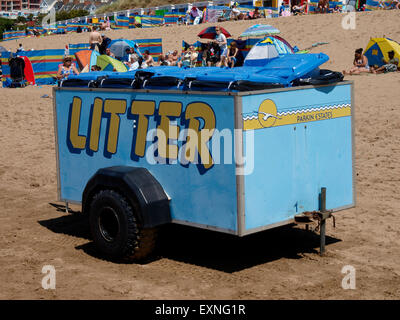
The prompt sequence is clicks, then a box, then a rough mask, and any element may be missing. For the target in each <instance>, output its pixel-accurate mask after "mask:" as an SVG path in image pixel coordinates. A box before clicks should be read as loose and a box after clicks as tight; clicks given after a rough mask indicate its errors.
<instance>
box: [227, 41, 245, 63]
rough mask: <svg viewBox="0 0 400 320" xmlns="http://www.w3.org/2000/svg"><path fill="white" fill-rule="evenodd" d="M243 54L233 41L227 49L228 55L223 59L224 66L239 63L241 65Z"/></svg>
mask: <svg viewBox="0 0 400 320" xmlns="http://www.w3.org/2000/svg"><path fill="white" fill-rule="evenodd" d="M243 60H244V57H243V54H242V52H241V51H240V49H239V48H238V47H237V44H236V42H235V41H233V42H232V43H231V47H230V49H229V50H228V57H227V58H226V59H225V67H228V66H229V67H231V68H233V67H235V66H239V65H243Z"/></svg>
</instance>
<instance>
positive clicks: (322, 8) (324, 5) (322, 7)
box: [315, 0, 329, 13]
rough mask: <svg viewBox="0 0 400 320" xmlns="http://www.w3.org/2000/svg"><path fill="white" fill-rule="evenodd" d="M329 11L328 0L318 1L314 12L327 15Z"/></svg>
mask: <svg viewBox="0 0 400 320" xmlns="http://www.w3.org/2000/svg"><path fill="white" fill-rule="evenodd" d="M328 10H329V0H319V2H318V5H317V9H315V11H316V12H319V13H327V12H328Z"/></svg>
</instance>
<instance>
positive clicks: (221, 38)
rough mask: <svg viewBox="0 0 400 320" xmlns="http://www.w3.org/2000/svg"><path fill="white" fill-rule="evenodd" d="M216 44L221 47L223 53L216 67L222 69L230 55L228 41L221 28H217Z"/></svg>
mask: <svg viewBox="0 0 400 320" xmlns="http://www.w3.org/2000/svg"><path fill="white" fill-rule="evenodd" d="M215 32H216V35H215V42H216V43H217V44H218V45H219V48H220V52H221V60H220V61H219V62H218V63H217V64H216V67H220V66H221V65H225V59H226V57H227V55H228V41H227V40H226V37H225V35H224V34H223V33H222V32H221V29H220V27H215Z"/></svg>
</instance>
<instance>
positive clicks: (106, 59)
mask: <svg viewBox="0 0 400 320" xmlns="http://www.w3.org/2000/svg"><path fill="white" fill-rule="evenodd" d="M97 65H98V66H99V67H100V68H101V70H103V71H117V72H125V71H128V69H127V68H126V66H125V65H124V64H123V63H122V62H121V61H119V60H117V59H114V58H112V57H110V56H107V55H105V54H102V55H100V56H98V57H97Z"/></svg>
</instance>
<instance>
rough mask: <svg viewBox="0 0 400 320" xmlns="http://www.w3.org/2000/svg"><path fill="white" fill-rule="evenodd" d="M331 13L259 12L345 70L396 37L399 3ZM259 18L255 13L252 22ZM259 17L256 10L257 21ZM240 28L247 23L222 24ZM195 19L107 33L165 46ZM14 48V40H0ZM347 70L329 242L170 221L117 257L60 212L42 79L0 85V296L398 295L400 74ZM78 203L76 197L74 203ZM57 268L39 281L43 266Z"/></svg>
mask: <svg viewBox="0 0 400 320" xmlns="http://www.w3.org/2000/svg"><path fill="white" fill-rule="evenodd" d="M342 17H343V16H342V15H340V14H336V15H335V14H330V15H314V16H303V17H288V18H279V19H274V20H268V21H266V23H272V24H273V25H274V26H276V27H278V28H279V29H280V30H281V31H282V35H283V37H285V38H286V39H287V40H288V41H289V42H290V43H292V44H296V45H298V46H299V47H300V48H304V47H308V46H311V44H313V43H315V42H319V41H324V42H329V44H328V45H325V46H321V47H320V48H318V49H314V50H313V52H319V51H323V52H325V53H327V54H328V55H329V56H330V58H331V59H330V61H329V62H328V63H327V64H326V65H325V66H326V68H330V69H334V70H340V71H341V70H342V69H343V68H345V67H349V66H350V65H351V62H352V57H353V52H354V49H355V48H359V47H364V48H365V46H366V44H367V43H368V40H369V38H370V36H382V35H386V36H388V37H390V38H393V39H397V40H400V25H399V24H398V21H399V18H400V11H392V12H384V11H380V12H372V13H360V14H357V26H356V29H355V30H343V29H342V28H341V19H342ZM257 22H261V21H257ZM263 22H264V21H263ZM222 25H223V26H224V27H226V29H228V30H229V31H230V32H231V33H232V34H233V35H234V36H238V35H239V34H240V33H241V32H242V31H243V30H244V29H245V28H246V27H247V26H249V25H250V23H249V22H227V23H223V24H222ZM203 27H204V25H202V26H190V27H168V28H159V29H147V30H129V31H113V32H109V35H110V36H111V37H112V38H118V37H126V38H156V37H162V38H163V46H164V51H167V50H172V49H175V48H179V47H180V44H181V40H182V39H184V40H186V41H188V42H193V41H195V40H196V34H197V33H198V32H199V31H200V29H202V28H203ZM86 41H87V34H81V35H76V34H74V35H65V36H54V37H47V38H42V39H27V40H23V41H22V43H23V45H24V47H25V48H35V49H43V48H63V46H64V45H65V44H68V43H79V42H86ZM2 45H4V46H6V47H8V48H11V49H13V50H14V49H15V48H16V43H15V42H5V43H4V44H2ZM347 78H348V79H352V80H354V81H355V117H356V128H355V135H356V149H355V150H356V157H355V161H356V162H355V168H356V186H357V207H356V208H354V209H350V210H346V211H343V212H340V213H337V214H336V217H337V221H336V222H337V226H336V228H335V229H333V228H332V225H331V223H329V224H328V228H327V234H328V235H329V237H328V239H327V242H328V245H327V250H328V253H327V255H326V256H325V257H320V256H319V255H318V245H319V242H318V240H319V238H318V236H317V235H315V234H313V233H311V232H305V231H304V230H302V229H299V228H282V229H275V230H272V231H268V232H263V233H260V234H257V235H253V236H249V237H247V238H244V239H236V238H232V237H230V236H225V235H221V234H217V233H210V232H206V231H202V230H197V229H195V230H193V229H191V228H184V227H173V228H174V229H175V230H174V232H170V233H169V237H168V238H164V240H163V245H162V246H161V248H160V249H159V251H158V253H157V255H156V257H155V259H154V261H151V262H149V263H147V264H143V265H139V264H115V263H111V262H108V261H104V260H102V259H101V258H99V257H98V256H97V255H96V253H95V251H94V250H93V246H92V244H91V241H90V240H89V238H88V230H87V228H86V226H85V224H84V223H83V222H82V221H81V220H80V218H79V216H76V215H67V214H65V213H64V212H60V211H57V209H56V208H54V207H53V206H51V205H50V204H49V203H53V202H54V201H55V199H56V190H57V184H56V160H55V159H56V157H55V148H54V132H53V108H52V99H49V98H41V97H42V96H43V95H45V94H47V95H49V96H52V90H51V87H46V86H43V87H28V88H24V89H0V102H1V104H0V105H1V106H0V131H1V134H0V145H1V151H2V152H1V153H0V208H1V214H0V270H1V271H2V272H1V274H0V298H1V299H43V298H44V299H105V298H110V299H399V298H400V255H399V239H400V231H399V226H400V213H399V212H400V193H399V187H400V182H399V181H400V175H399V173H400V161H399V160H400V110H399V109H398V108H399V107H400V104H399V101H400V90H399V88H400V73H396V74H394V73H393V74H386V75H372V74H371V75H361V76H353V77H347ZM76 210H79V208H76ZM47 264H50V265H54V266H55V268H56V270H57V287H56V290H48V291H46V290H43V289H42V287H41V279H42V276H43V275H42V274H41V270H42V267H43V266H44V265H47ZM345 265H352V266H354V267H355V269H356V290H343V289H342V287H341V281H342V278H343V276H344V275H343V274H341V270H342V267H343V266H345Z"/></svg>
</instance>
